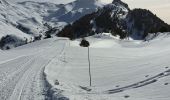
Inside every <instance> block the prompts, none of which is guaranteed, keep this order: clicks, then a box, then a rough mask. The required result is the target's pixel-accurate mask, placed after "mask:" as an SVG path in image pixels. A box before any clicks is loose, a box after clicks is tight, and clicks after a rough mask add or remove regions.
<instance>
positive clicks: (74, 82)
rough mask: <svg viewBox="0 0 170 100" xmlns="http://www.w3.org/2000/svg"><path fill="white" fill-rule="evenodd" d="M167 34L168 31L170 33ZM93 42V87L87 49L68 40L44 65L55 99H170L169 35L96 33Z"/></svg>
mask: <svg viewBox="0 0 170 100" xmlns="http://www.w3.org/2000/svg"><path fill="white" fill-rule="evenodd" d="M167 34H168V33H167ZM87 40H88V41H90V44H91V46H90V62H91V74H92V86H91V87H90V86H89V76H88V75H89V73H88V72H89V71H88V68H89V67H88V56H87V55H88V54H87V52H88V49H87V48H83V47H79V41H80V40H75V41H68V40H67V43H66V45H65V48H64V49H63V51H62V53H61V54H60V55H58V59H53V60H52V61H51V62H50V63H49V65H48V66H47V67H46V68H45V74H46V76H47V80H48V82H49V83H50V84H51V85H52V86H53V88H52V91H53V92H54V93H53V94H52V97H53V98H54V99H55V100H58V99H61V98H65V99H64V100H68V99H70V100H169V99H170V95H169V91H170V87H169V85H170V80H169V78H170V66H169V65H170V62H169V59H170V56H169V51H170V46H169V45H168V44H169V42H170V37H169V35H165V34H164V35H160V36H158V37H157V38H155V39H153V40H151V41H149V42H143V41H135V40H130V41H129V40H118V39H113V38H106V36H105V37H100V38H98V37H97V38H96V36H93V37H89V38H87Z"/></svg>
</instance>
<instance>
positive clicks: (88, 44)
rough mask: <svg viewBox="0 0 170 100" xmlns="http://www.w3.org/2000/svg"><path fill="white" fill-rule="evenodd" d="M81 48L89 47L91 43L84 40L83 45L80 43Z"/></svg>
mask: <svg viewBox="0 0 170 100" xmlns="http://www.w3.org/2000/svg"><path fill="white" fill-rule="evenodd" d="M80 46H82V47H89V46H90V43H89V42H88V41H87V40H85V39H82V40H81V43H80Z"/></svg>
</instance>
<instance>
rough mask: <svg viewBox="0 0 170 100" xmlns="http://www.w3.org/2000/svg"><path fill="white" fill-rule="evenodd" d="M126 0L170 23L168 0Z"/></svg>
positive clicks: (169, 3)
mask: <svg viewBox="0 0 170 100" xmlns="http://www.w3.org/2000/svg"><path fill="white" fill-rule="evenodd" d="M10 1H14V2H17V1H19V2H22V1H41V2H42V1H46V2H47V1H49V2H53V3H68V2H71V1H74V0H10ZM101 1H103V2H105V3H111V2H112V1H113V0H101ZM122 1H124V2H126V3H127V4H128V5H129V7H130V8H131V9H133V8H145V9H149V10H151V11H152V12H153V13H154V14H156V15H157V16H159V17H160V18H161V19H163V20H164V21H165V22H167V23H168V24H170V0H122Z"/></svg>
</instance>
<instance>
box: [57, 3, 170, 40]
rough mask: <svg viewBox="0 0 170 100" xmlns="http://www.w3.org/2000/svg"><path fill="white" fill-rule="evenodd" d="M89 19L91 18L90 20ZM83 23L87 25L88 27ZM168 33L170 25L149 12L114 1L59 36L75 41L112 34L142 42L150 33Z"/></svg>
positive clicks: (66, 29)
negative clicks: (106, 33) (76, 39)
mask: <svg viewBox="0 0 170 100" xmlns="http://www.w3.org/2000/svg"><path fill="white" fill-rule="evenodd" d="M136 13H138V14H136ZM136 15H139V16H136ZM142 16H143V17H142ZM89 17H91V18H90V19H89ZM86 18H87V20H86ZM83 20H84V21H83ZM91 21H92V22H95V30H94V27H93V26H94V23H91ZM138 21H139V22H140V23H139V22H138ZM83 23H86V25H84V24H83ZM150 25H152V26H150ZM81 26H83V27H88V28H87V29H86V30H88V31H86V30H84V29H83V27H81ZM80 31H81V33H80ZM83 31H84V32H83ZM167 31H170V25H168V24H166V23H165V22H164V21H162V20H161V19H160V18H158V17H157V16H156V15H154V14H153V13H152V12H150V11H149V10H145V9H143V10H142V9H134V10H130V8H129V7H128V5H127V4H126V3H123V2H122V1H121V0H114V1H113V2H112V3H111V4H108V5H106V6H104V7H103V8H102V9H99V10H98V11H97V12H94V13H92V14H89V15H86V16H84V17H82V18H80V19H79V20H77V21H76V22H75V23H73V24H72V25H68V26H66V27H65V28H64V29H63V30H62V31H60V32H59V34H58V36H61V37H62V36H64V37H69V38H71V39H74V38H80V37H84V36H89V35H94V34H96V33H102V32H110V33H112V35H119V36H120V38H121V39H124V38H128V37H131V38H133V39H137V40H141V39H144V38H145V37H146V36H147V35H148V34H149V33H157V32H167ZM68 33H69V34H68Z"/></svg>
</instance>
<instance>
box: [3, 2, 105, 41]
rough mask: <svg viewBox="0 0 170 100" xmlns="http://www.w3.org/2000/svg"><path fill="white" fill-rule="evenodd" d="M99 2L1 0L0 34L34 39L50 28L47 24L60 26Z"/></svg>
mask: <svg viewBox="0 0 170 100" xmlns="http://www.w3.org/2000/svg"><path fill="white" fill-rule="evenodd" d="M102 6H103V4H102V3H101V2H100V1H98V0H89V1H87V0H77V1H74V2H71V3H68V4H54V3H50V2H35V1H23V2H21V1H20V2H12V1H10V0H1V3H0V11H1V12H0V29H1V30H0V38H1V37H3V36H6V35H11V34H12V35H15V36H17V37H19V38H21V39H23V40H25V39H27V40H29V41H33V40H34V37H36V36H39V35H40V34H41V35H42V36H43V35H45V32H46V31H48V30H50V29H49V27H48V26H50V27H55V28H56V29H57V30H60V29H61V28H62V27H64V26H65V25H67V24H68V23H72V22H74V21H75V20H77V19H79V18H80V17H82V16H84V15H85V14H88V13H91V12H93V11H96V9H97V8H98V7H102Z"/></svg>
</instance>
